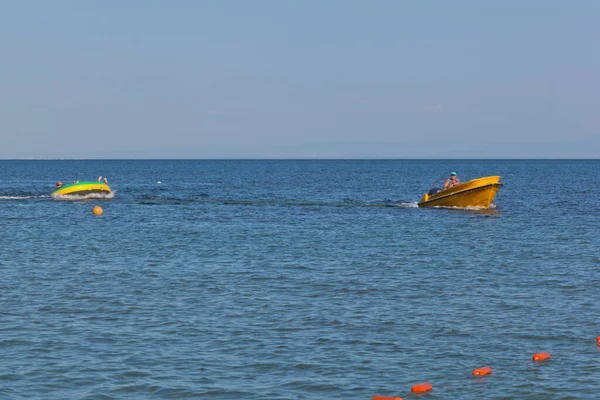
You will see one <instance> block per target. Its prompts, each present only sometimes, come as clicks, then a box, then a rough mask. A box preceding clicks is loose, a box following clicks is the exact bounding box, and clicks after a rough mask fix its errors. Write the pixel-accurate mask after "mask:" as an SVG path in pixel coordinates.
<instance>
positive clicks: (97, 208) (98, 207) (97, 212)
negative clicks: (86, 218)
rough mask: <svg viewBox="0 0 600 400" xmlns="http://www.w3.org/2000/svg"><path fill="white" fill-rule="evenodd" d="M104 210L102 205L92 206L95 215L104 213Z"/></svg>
mask: <svg viewBox="0 0 600 400" xmlns="http://www.w3.org/2000/svg"><path fill="white" fill-rule="evenodd" d="M103 212H104V211H102V207H100V206H95V207H94V208H92V213H94V215H102V213H103Z"/></svg>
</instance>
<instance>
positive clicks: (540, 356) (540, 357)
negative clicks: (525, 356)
mask: <svg viewBox="0 0 600 400" xmlns="http://www.w3.org/2000/svg"><path fill="white" fill-rule="evenodd" d="M549 358H550V354H549V353H545V352H544V353H535V354H534V355H533V357H531V359H532V360H533V361H546V360H547V359H549Z"/></svg>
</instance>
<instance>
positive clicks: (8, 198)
mask: <svg viewBox="0 0 600 400" xmlns="http://www.w3.org/2000/svg"><path fill="white" fill-rule="evenodd" d="M43 197H48V196H0V200H23V199H41V198H43Z"/></svg>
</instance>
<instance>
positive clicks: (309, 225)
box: [0, 160, 600, 400]
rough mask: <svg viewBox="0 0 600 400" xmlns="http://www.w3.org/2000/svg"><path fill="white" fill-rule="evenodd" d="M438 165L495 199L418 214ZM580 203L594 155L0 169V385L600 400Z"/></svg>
mask: <svg viewBox="0 0 600 400" xmlns="http://www.w3.org/2000/svg"><path fill="white" fill-rule="evenodd" d="M451 170H456V171H457V172H458V174H459V177H460V178H461V179H462V180H467V179H471V178H476V177H480V176H486V175H495V174H498V175H502V181H503V182H504V184H505V186H504V187H503V188H502V189H501V190H500V192H499V194H498V196H497V198H496V201H495V205H496V208H495V209H494V210H492V211H487V212H474V211H457V210H442V209H419V208H416V201H417V200H418V199H419V198H420V196H421V195H422V193H423V192H424V191H426V190H427V189H428V188H429V185H430V184H431V182H432V181H433V180H435V179H436V178H438V177H440V176H442V175H446V174H448V173H449V171H451ZM98 175H103V176H107V177H108V178H109V180H110V184H111V186H112V187H113V189H115V190H116V191H117V193H116V195H115V198H114V199H112V200H106V201H80V202H68V201H56V200H53V199H52V198H50V197H49V194H50V192H51V191H52V189H53V185H54V183H55V182H56V181H57V180H63V181H67V182H70V181H73V180H75V179H80V180H95V179H96V178H97V177H98ZM158 181H161V182H162V183H160V184H159V183H157V182H158ZM96 204H99V205H101V206H102V207H103V208H104V215H103V216H101V217H95V216H93V215H92V213H91V209H92V207H93V206H94V205H96ZM599 209H600V162H599V161H516V160H515V161H497V160H495V161H456V160H455V161H442V160H437V161H0V227H1V229H0V243H1V246H0V306H1V308H0V398H15V399H19V398H44V399H86V398H90V399H91V398H94V399H125V398H127V399H134V398H138V399H150V398H191V397H199V398H207V399H208V398H210V399H315V400H317V399H318V400H323V399H357V400H359V399H371V397H372V396H373V395H376V394H378V395H387V396H392V395H394V396H404V395H406V394H407V393H408V392H409V391H410V387H411V386H412V385H413V384H415V383H419V382H424V381H429V382H431V383H432V384H433V386H434V390H433V392H432V393H431V394H430V395H427V396H426V398H430V399H451V398H452V399H594V398H600V349H599V348H597V347H596V344H595V338H596V336H598V335H600V277H599V275H598V270H599V268H600V239H599V233H600V231H599V227H600V217H599V215H600V214H599ZM541 351H548V352H550V353H551V354H552V359H551V360H550V362H546V363H543V364H533V363H531V362H530V359H531V355H532V354H533V353H536V352H541ZM484 365H489V366H491V367H492V368H493V369H494V375H493V376H491V377H488V378H485V379H473V378H471V376H470V375H471V371H472V370H473V369H474V368H477V367H482V366H484Z"/></svg>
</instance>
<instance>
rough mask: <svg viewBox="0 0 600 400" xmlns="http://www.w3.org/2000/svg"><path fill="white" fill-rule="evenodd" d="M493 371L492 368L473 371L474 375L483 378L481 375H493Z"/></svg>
mask: <svg viewBox="0 0 600 400" xmlns="http://www.w3.org/2000/svg"><path fill="white" fill-rule="evenodd" d="M491 374H492V369H491V368H490V367H483V368H477V369H474V370H473V375H475V376H481V375H491Z"/></svg>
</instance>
